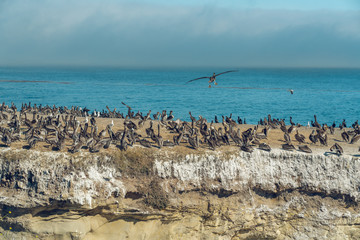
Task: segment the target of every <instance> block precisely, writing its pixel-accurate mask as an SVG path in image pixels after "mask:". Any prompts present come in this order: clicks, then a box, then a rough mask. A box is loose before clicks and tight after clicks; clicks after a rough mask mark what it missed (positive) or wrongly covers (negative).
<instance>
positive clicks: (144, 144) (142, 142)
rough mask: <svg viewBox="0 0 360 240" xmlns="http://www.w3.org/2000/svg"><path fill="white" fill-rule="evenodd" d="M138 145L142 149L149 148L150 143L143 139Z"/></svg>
mask: <svg viewBox="0 0 360 240" xmlns="http://www.w3.org/2000/svg"><path fill="white" fill-rule="evenodd" d="M139 143H140V145H141V146H143V147H147V148H151V143H150V142H149V141H148V140H146V139H145V138H143V139H140V141H139Z"/></svg>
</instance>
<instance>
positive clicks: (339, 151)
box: [330, 143, 344, 156]
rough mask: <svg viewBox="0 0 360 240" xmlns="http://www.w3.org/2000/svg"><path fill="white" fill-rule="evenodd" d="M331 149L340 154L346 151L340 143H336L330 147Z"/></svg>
mask: <svg viewBox="0 0 360 240" xmlns="http://www.w3.org/2000/svg"><path fill="white" fill-rule="evenodd" d="M330 151H335V153H336V154H337V155H338V156H340V155H341V154H343V153H344V150H343V148H342V147H341V146H340V145H339V144H338V143H335V144H334V145H333V146H332V147H331V148H330Z"/></svg>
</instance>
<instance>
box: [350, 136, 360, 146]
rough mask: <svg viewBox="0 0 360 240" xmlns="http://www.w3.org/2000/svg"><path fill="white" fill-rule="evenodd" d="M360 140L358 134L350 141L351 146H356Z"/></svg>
mask: <svg viewBox="0 0 360 240" xmlns="http://www.w3.org/2000/svg"><path fill="white" fill-rule="evenodd" d="M359 139H360V134H356V135H355V136H354V137H353V138H352V139H351V141H350V144H354V143H356V142H357V141H359Z"/></svg>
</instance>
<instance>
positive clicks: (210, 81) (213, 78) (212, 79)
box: [186, 70, 237, 88]
mask: <svg viewBox="0 0 360 240" xmlns="http://www.w3.org/2000/svg"><path fill="white" fill-rule="evenodd" d="M229 72H237V70H230V71H226V72H222V73H218V74H215V73H213V75H212V76H211V77H199V78H195V79H193V80H190V81H187V82H186V83H189V82H193V81H196V80H200V79H204V78H208V79H209V88H210V87H211V83H212V82H214V84H215V85H217V82H216V77H217V76H219V75H221V74H225V73H229Z"/></svg>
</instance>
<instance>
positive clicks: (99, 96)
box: [0, 67, 360, 125]
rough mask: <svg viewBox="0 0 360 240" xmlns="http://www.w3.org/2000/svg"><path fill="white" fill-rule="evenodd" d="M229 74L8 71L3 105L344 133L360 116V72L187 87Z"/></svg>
mask: <svg viewBox="0 0 360 240" xmlns="http://www.w3.org/2000/svg"><path fill="white" fill-rule="evenodd" d="M227 70H232V69H186V70H185V69H181V70H179V69H177V70H169V69H164V70H159V69H156V70H155V69H151V70H137V69H136V70H135V69H132V70H125V69H120V68H90V67H87V68H36V67H1V68H0V101H1V102H5V103H6V104H10V103H11V102H14V103H15V104H16V105H17V106H18V107H20V106H21V103H25V102H31V103H32V104H34V103H36V104H43V105H46V104H48V105H51V106H52V105H53V104H55V105H56V106H68V107H71V106H80V107H87V108H88V109H90V110H95V109H96V110H97V111H99V110H103V109H106V108H105V107H106V105H108V106H109V107H110V108H111V109H113V108H117V110H120V111H121V112H124V113H126V112H127V108H126V107H125V106H124V105H122V104H121V102H122V101H123V102H125V103H126V104H128V105H130V106H131V107H132V108H133V110H134V111H138V110H139V111H140V112H142V113H143V114H146V113H147V112H148V110H150V109H151V110H152V113H156V112H158V111H162V110H167V111H169V110H173V111H174V116H175V118H180V119H181V120H187V121H188V120H190V118H189V111H191V112H192V114H193V115H194V116H196V117H198V116H199V115H201V116H203V117H205V118H207V119H208V120H213V119H214V116H215V115H217V116H218V118H219V120H220V119H221V116H222V115H227V116H228V115H230V113H232V114H233V119H236V118H237V116H240V117H241V118H246V121H247V123H252V124H256V123H257V122H258V121H259V119H260V118H264V117H266V116H267V115H268V114H271V116H272V117H274V118H285V119H286V122H287V123H288V122H289V117H290V116H292V117H293V121H294V122H298V123H301V124H303V125H305V124H307V123H308V122H309V121H311V120H313V116H314V114H316V115H317V117H318V121H319V122H321V123H328V124H330V123H332V122H333V121H335V122H336V123H337V125H338V124H339V123H340V122H341V121H342V120H343V119H346V121H347V122H348V123H352V122H354V121H355V120H357V119H358V118H359V116H360V107H359V103H360V69H238V72H232V73H227V74H223V75H220V76H218V77H217V82H218V85H217V86H214V85H212V87H211V88H209V87H208V85H209V84H208V82H207V79H202V80H198V81H194V82H191V83H188V84H185V83H186V82H187V81H188V80H191V79H194V78H197V77H202V76H210V75H212V73H213V72H214V71H215V72H216V73H219V72H223V71H227ZM289 89H293V90H294V94H293V95H291V94H290V92H289V91H288V90H289Z"/></svg>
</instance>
